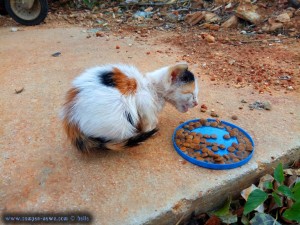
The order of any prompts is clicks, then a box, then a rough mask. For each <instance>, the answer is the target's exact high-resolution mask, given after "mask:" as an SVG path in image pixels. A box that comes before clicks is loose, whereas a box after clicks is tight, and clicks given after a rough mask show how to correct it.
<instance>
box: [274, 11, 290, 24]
mask: <svg viewBox="0 0 300 225" xmlns="http://www.w3.org/2000/svg"><path fill="white" fill-rule="evenodd" d="M275 20H276V21H277V22H280V23H287V22H289V21H290V20H291V18H290V16H289V14H288V13H282V14H280V15H279V16H277V17H276V19H275Z"/></svg>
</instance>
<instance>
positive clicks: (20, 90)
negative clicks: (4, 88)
mask: <svg viewBox="0 0 300 225" xmlns="http://www.w3.org/2000/svg"><path fill="white" fill-rule="evenodd" d="M23 91H24V88H23V87H22V88H18V89H15V93H16V94H20V93H22V92H23Z"/></svg>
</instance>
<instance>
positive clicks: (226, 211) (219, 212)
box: [213, 197, 231, 217]
mask: <svg viewBox="0 0 300 225" xmlns="http://www.w3.org/2000/svg"><path fill="white" fill-rule="evenodd" d="M230 203H231V197H230V198H228V199H227V200H226V202H225V204H224V205H223V207H222V208H220V209H218V210H216V211H214V212H213V215H216V216H218V217H220V216H225V215H228V214H229V208H230Z"/></svg>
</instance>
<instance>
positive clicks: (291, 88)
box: [286, 86, 294, 91]
mask: <svg viewBox="0 0 300 225" xmlns="http://www.w3.org/2000/svg"><path fill="white" fill-rule="evenodd" d="M286 89H287V90H289V91H292V90H294V88H293V86H288V87H287V88H286Z"/></svg>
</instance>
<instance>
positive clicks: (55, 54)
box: [52, 52, 61, 57]
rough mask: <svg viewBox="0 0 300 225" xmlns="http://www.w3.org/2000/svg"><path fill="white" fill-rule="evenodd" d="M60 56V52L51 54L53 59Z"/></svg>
mask: <svg viewBox="0 0 300 225" xmlns="http://www.w3.org/2000/svg"><path fill="white" fill-rule="evenodd" d="M60 55H61V53H60V52H55V53H53V54H52V56H53V57H58V56H60Z"/></svg>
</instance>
